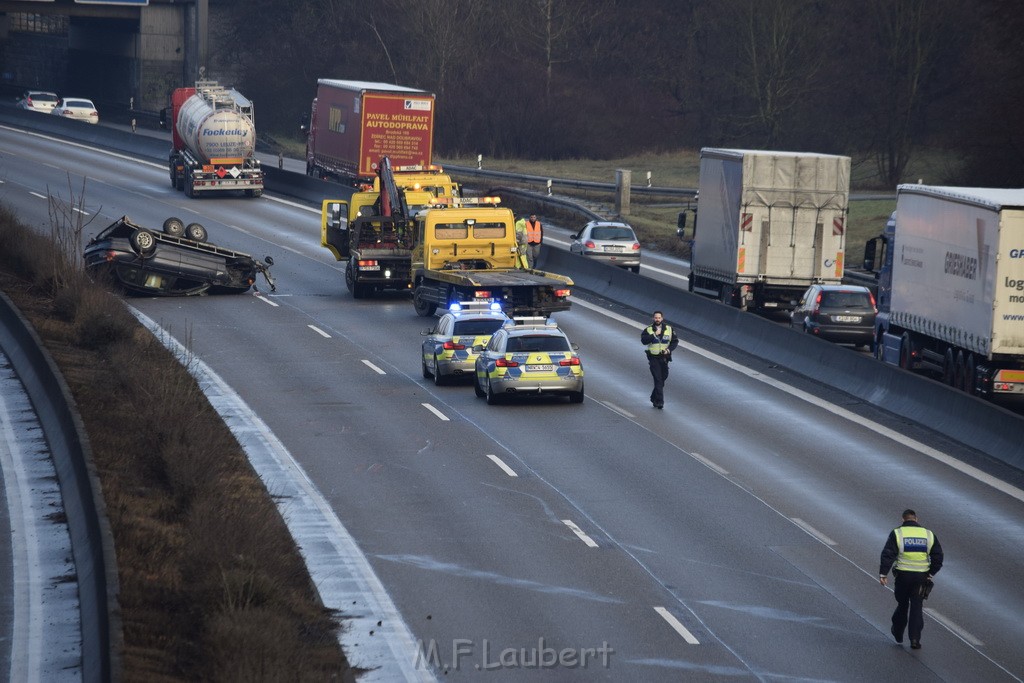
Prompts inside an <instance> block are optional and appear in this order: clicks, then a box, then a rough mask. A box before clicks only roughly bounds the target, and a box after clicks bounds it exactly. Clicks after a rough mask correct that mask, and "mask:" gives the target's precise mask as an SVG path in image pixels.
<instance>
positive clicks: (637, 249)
mask: <svg viewBox="0 0 1024 683" xmlns="http://www.w3.org/2000/svg"><path fill="white" fill-rule="evenodd" d="M633 251H640V243H639V242H633Z"/></svg>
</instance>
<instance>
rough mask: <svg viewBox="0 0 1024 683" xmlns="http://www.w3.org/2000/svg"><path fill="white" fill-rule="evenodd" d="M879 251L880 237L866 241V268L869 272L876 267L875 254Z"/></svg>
mask: <svg viewBox="0 0 1024 683" xmlns="http://www.w3.org/2000/svg"><path fill="white" fill-rule="evenodd" d="M877 251H878V238H877V237H876V238H874V239H870V240H868V241H867V242H865V243H864V270H866V271H868V272H869V273H870V272H872V271H873V270H874V269H875V254H876V253H877Z"/></svg>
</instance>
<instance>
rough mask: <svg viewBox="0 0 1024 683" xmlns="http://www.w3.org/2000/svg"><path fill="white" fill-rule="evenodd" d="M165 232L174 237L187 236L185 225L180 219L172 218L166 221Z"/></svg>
mask: <svg viewBox="0 0 1024 683" xmlns="http://www.w3.org/2000/svg"><path fill="white" fill-rule="evenodd" d="M164 232H165V233H167V234H168V235H171V236H173V237H181V236H182V235H184V234H185V224H184V223H183V222H182V221H181V219H180V218H175V217H174V216H171V217H170V218H168V219H167V220H165V221H164Z"/></svg>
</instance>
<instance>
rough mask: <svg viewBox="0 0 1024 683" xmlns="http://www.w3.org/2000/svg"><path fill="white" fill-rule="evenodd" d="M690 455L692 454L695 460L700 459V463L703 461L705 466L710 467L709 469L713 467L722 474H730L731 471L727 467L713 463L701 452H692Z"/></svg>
mask: <svg viewBox="0 0 1024 683" xmlns="http://www.w3.org/2000/svg"><path fill="white" fill-rule="evenodd" d="M690 455H691V456H693V459H694V460H696V461H698V462H699V463H701V464H702V465H704V467H707V468H709V469H712V470H714V471H715V472H718V473H719V474H721V475H722V476H725V475H727V474H729V471H728V470H726V469H725V468H723V467H719V466H718V465H716V464H715V463H713V462H711V461H710V460H708V459H707V458H705V457H704V456H703V455H701V454H700V453H690Z"/></svg>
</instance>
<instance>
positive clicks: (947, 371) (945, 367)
mask: <svg viewBox="0 0 1024 683" xmlns="http://www.w3.org/2000/svg"><path fill="white" fill-rule="evenodd" d="M942 383H943V384H948V385H949V386H951V387H955V386H956V356H955V355H954V354H953V349H952V348H948V349H946V354H945V355H944V356H943V357H942Z"/></svg>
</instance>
